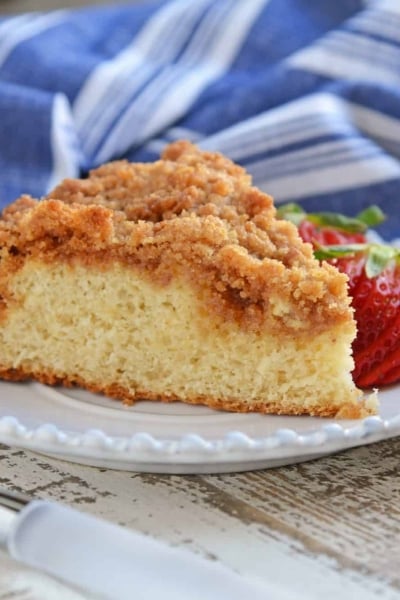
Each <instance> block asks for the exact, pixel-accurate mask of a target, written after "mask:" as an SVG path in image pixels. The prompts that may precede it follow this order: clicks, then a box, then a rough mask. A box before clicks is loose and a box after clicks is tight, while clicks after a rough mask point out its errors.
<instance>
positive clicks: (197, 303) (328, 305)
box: [0, 142, 375, 418]
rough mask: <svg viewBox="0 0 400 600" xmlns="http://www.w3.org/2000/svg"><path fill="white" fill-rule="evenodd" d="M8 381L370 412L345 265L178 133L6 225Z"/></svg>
mask: <svg viewBox="0 0 400 600" xmlns="http://www.w3.org/2000/svg"><path fill="white" fill-rule="evenodd" d="M0 248H1V261H0V377H2V378H4V379H11V380H24V379H28V378H33V379H36V380H38V381H41V382H44V383H47V384H51V385H52V384H62V385H66V386H70V385H78V386H82V387H84V388H86V389H88V390H92V391H94V392H103V393H104V394H106V395H108V396H110V397H113V398H118V399H121V400H123V401H124V402H127V403H132V402H134V401H136V400H140V399H151V400H162V401H172V400H181V401H183V402H187V403H192V404H205V405H207V406H209V407H213V408H216V409H222V410H232V411H243V412H245V411H259V412H264V413H279V414H310V415H321V416H333V415H337V416H341V417H349V418H353V417H354V418H357V417H361V416H364V415H366V414H369V413H373V412H374V411H375V405H374V403H373V401H372V400H369V401H365V400H363V399H362V397H361V394H360V392H359V391H358V390H357V389H356V388H355V386H354V384H353V381H352V378H351V374H350V373H351V369H352V367H353V361H352V358H351V350H350V348H351V342H352V340H353V338H354V336H355V332H356V327H355V322H354V319H353V315H352V310H351V308H350V305H349V298H348V295H347V290H346V277H345V276H344V275H341V274H340V273H339V272H338V271H337V270H336V269H335V268H334V267H332V266H329V265H327V264H322V265H320V264H319V263H318V261H316V260H315V259H314V258H313V254H312V249H311V246H309V245H308V244H304V243H303V242H302V241H301V240H300V238H299V236H298V233H297V230H296V228H295V227H294V226H293V225H292V224H290V223H288V222H286V221H282V220H277V219H276V218H275V208H274V205H273V202H272V199H271V198H270V197H269V196H267V195H266V194H264V193H262V192H261V191H259V190H258V189H256V188H254V187H252V185H251V180H250V177H249V176H248V175H247V174H246V172H245V171H244V170H243V169H242V168H241V167H239V166H237V165H235V164H233V163H232V162H231V161H230V160H228V159H227V158H225V157H223V156H221V155H219V154H214V153H206V152H201V151H199V150H198V149H197V148H196V147H195V146H193V145H191V144H189V143H188V142H177V143H174V144H172V145H170V146H169V147H167V149H166V150H165V152H164V154H163V157H162V159H161V160H159V161H157V162H155V163H146V164H129V163H128V162H115V163H110V164H107V165H104V166H102V167H100V168H98V169H96V170H95V171H93V172H92V173H91V174H90V176H89V177H88V178H87V179H82V180H66V181H64V182H63V183H62V184H61V185H60V186H59V187H57V188H56V189H55V190H54V191H52V192H51V193H50V194H49V195H48V197H47V198H44V199H42V200H41V201H37V200H34V199H32V198H30V197H22V198H20V199H19V200H17V201H16V202H14V203H13V204H11V205H10V206H9V207H8V208H7V209H5V210H4V212H3V215H2V219H1V221H0Z"/></svg>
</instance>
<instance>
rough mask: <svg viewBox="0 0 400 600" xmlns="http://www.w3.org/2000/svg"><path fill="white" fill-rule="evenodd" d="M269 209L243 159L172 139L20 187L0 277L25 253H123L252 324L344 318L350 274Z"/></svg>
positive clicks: (3, 226)
mask: <svg viewBox="0 0 400 600" xmlns="http://www.w3.org/2000/svg"><path fill="white" fill-rule="evenodd" d="M275 215H276V212H275V208H274V205H273V201H272V198H271V197H270V196H268V195H266V194H264V193H262V192H261V191H260V190H258V189H257V188H255V187H253V186H252V184H251V179H250V176H249V175H248V174H247V173H246V172H245V171H244V169H242V168H241V167H240V166H238V165H235V164H234V163H233V162H232V161H230V160H229V159H228V158H225V157H223V156H222V155H220V154H217V153H210V152H201V151H200V150H199V149H198V148H196V147H195V146H194V145H192V144H190V143H189V142H175V143H173V144H171V145H170V146H168V147H167V149H166V150H165V152H164V154H163V156H162V158H161V160H159V161H156V162H154V163H143V164H142V163H138V164H132V163H128V162H125V161H118V162H114V163H109V164H106V165H104V166H102V167H100V168H98V169H96V170H94V171H92V172H91V173H90V175H89V177H88V178H87V179H67V180H65V181H64V182H62V183H61V184H60V185H59V186H58V187H56V188H55V189H54V190H53V191H52V192H51V193H50V194H49V195H48V196H47V197H46V198H44V199H42V200H40V201H38V200H35V199H33V198H30V197H29V196H23V197H21V198H20V199H18V200H16V201H15V202H14V203H13V204H11V205H10V206H9V207H7V208H6V209H5V210H4V211H3V213H2V217H1V220H0V252H1V254H0V256H1V261H0V282H1V280H6V279H7V273H9V272H10V270H15V269H17V268H20V267H21V266H22V265H23V263H24V260H25V258H26V257H32V258H37V259H38V260H42V261H49V262H54V261H58V260H63V261H69V262H71V263H73V262H74V261H80V262H83V263H85V264H88V265H96V266H97V267H100V268H107V266H108V265H110V264H111V263H112V262H113V261H120V262H123V263H125V264H127V265H130V266H131V267H132V268H136V269H141V270H142V271H143V272H144V273H146V275H147V276H149V277H151V278H152V280H153V281H154V282H156V283H157V284H159V285H168V282H169V281H171V279H173V278H174V277H176V276H182V277H185V278H186V279H187V280H188V281H190V283H191V285H193V286H195V287H197V289H198V291H199V297H201V298H202V301H203V302H204V303H205V305H206V307H207V310H211V311H213V312H214V314H217V315H218V316H219V317H221V318H222V319H223V320H227V319H228V320H235V321H236V322H238V323H239V324H240V326H242V327H244V328H246V329H250V330H253V331H260V330H262V329H263V328H264V327H268V328H270V329H272V330H275V331H280V332H282V333H286V334H289V335H293V333H294V332H298V331H309V330H310V327H313V328H314V330H319V331H322V330H325V329H328V328H329V327H331V326H332V324H334V323H339V322H345V321H347V322H351V323H352V316H351V315H352V313H351V309H350V308H349V298H348V295H347V289H346V281H347V279H346V276H344V275H342V274H340V273H339V272H338V271H337V270H336V269H335V268H334V267H332V266H330V265H327V264H322V265H320V264H319V262H318V261H317V260H315V259H314V257H313V254H312V248H311V246H310V245H309V244H305V243H303V242H302V240H301V239H300V237H299V235H298V233H297V229H296V227H295V226H294V225H292V224H291V223H289V222H286V221H283V220H278V219H276V216H275ZM1 287H2V286H1V283H0V295H3V296H4V295H5V294H6V292H5V291H4V292H3V291H2V290H1Z"/></svg>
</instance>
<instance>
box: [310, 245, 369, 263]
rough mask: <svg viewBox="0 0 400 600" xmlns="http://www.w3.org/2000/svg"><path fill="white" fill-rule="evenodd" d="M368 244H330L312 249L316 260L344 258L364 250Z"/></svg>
mask: <svg viewBox="0 0 400 600" xmlns="http://www.w3.org/2000/svg"><path fill="white" fill-rule="evenodd" d="M367 249H368V244H347V245H343V244H340V245H337V246H335V245H332V246H318V247H317V248H315V250H314V256H315V258H318V260H329V259H331V258H345V257H346V256H354V254H357V252H366V250H367Z"/></svg>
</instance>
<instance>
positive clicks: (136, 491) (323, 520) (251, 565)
mask: <svg viewBox="0 0 400 600" xmlns="http://www.w3.org/2000/svg"><path fill="white" fill-rule="evenodd" d="M399 451H400V439H397V440H390V441H387V442H383V443H380V444H376V445H374V446H370V447H365V448H360V449H356V450H353V451H350V452H347V453H342V454H340V455H337V456H332V457H329V458H325V459H321V460H319V461H315V462H310V463H304V464H300V465H293V466H291V467H283V468H280V469H275V470H269V471H260V472H255V473H240V474H232V475H212V476H211V475H210V476H182V477H180V476H163V475H160V476H159V475H146V474H135V473H126V472H122V471H121V472H118V471H109V470H104V469H103V470H102V469H96V468H90V467H84V466H80V465H75V464H72V463H67V462H62V461H57V460H54V459H48V458H46V457H43V456H40V455H35V454H33V453H29V452H26V453H25V452H23V451H21V450H9V449H6V448H2V449H0V464H1V477H0V481H1V483H2V484H3V485H7V486H9V487H11V488H14V489H16V490H19V491H23V492H25V493H30V494H32V495H35V496H39V497H45V498H52V499H54V500H59V501H63V502H66V503H67V504H70V505H74V506H76V507H77V508H80V509H81V510H85V511H87V512H92V513H93V514H97V515H99V516H103V517H104V518H106V519H109V520H111V521H114V522H118V523H121V524H123V525H126V526H128V527H131V528H133V529H136V530H138V531H142V532H144V533H147V534H150V535H152V536H154V537H156V538H158V539H160V540H164V541H166V542H168V543H171V544H177V545H180V546H183V547H187V548H188V549H190V550H192V551H194V552H197V553H199V554H201V555H203V556H206V557H208V558H211V559H214V560H219V561H221V562H222V563H224V564H226V565H227V566H229V567H231V568H232V569H234V570H236V571H238V572H240V573H243V574H244V575H248V576H252V577H259V578H262V579H265V580H267V581H271V582H274V583H275V584H277V585H287V584H288V583H290V585H293V584H294V585H296V586H297V585H299V586H300V583H299V584H297V583H294V582H301V589H302V590H307V598H309V599H311V600H312V598H318V597H319V596H320V594H321V592H322V591H323V592H324V598H328V599H329V598H332V600H333V598H335V600H336V598H337V597H340V598H342V599H344V600H347V599H350V598H355V597H362V598H363V599H365V600H369V599H371V600H372V599H375V598H383V599H385V600H392V599H393V600H395V599H396V600H399V599H400V590H399V583H398V576H397V571H398V566H397V565H398V562H397V560H398V554H399V550H398V549H397V544H398V540H399V535H398V533H399V519H398V515H399V510H398V504H399V503H398V500H399V494H400V484H399V481H398V478H397V462H398V458H397V457H398V455H399ZM288 573H289V574H290V579H289V580H288ZM298 595H299V598H301V590H300V589H299V592H298Z"/></svg>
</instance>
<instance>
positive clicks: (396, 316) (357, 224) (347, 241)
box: [278, 205, 400, 388]
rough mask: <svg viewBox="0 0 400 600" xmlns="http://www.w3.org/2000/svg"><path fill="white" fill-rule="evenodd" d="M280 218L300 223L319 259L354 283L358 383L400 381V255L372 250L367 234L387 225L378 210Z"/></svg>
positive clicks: (285, 210)
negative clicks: (349, 214)
mask: <svg viewBox="0 0 400 600" xmlns="http://www.w3.org/2000/svg"><path fill="white" fill-rule="evenodd" d="M278 213H279V214H280V215H281V216H282V217H284V218H289V219H290V220H292V221H294V222H295V223H296V224H297V225H298V227H299V233H300V235H301V237H302V239H303V240H304V241H307V242H311V243H312V244H313V246H314V252H315V255H316V257H317V258H320V259H325V260H328V261H329V262H331V263H332V264H334V265H335V266H336V267H337V268H338V269H339V270H340V271H342V272H344V273H346V274H347V275H348V277H349V294H350V296H351V298H352V305H353V307H354V311H355V319H356V322H357V329H358V332H357V338H356V339H355V341H354V343H353V357H354V361H355V369H354V371H353V377H354V380H355V382H356V384H357V385H358V386H359V387H363V388H367V387H372V386H383V385H388V384H390V383H395V382H397V381H400V249H395V248H393V247H392V246H385V245H377V244H368V243H367V239H366V237H365V235H364V233H365V232H366V230H367V228H368V227H369V226H372V225H376V224H378V223H379V222H381V221H382V219H383V215H382V213H381V211H380V210H379V209H377V208H376V207H371V208H370V209H367V210H366V211H364V212H363V213H361V214H360V215H358V216H357V217H356V219H348V218H347V217H344V216H343V215H335V214H332V213H316V214H311V215H308V214H306V213H304V211H303V210H302V209H300V208H299V207H297V206H296V205H286V206H284V207H282V208H281V209H279V211H278Z"/></svg>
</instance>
